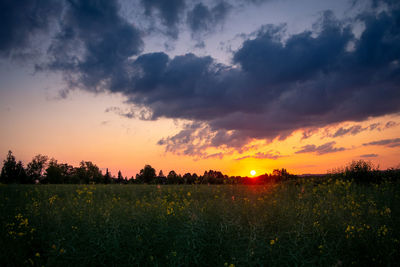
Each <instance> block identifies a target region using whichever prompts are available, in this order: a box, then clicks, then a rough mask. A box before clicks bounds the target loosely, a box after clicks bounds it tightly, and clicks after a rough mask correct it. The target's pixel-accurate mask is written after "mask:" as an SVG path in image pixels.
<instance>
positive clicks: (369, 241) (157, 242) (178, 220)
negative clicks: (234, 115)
mask: <svg viewBox="0 0 400 267" xmlns="http://www.w3.org/2000/svg"><path fill="white" fill-rule="evenodd" d="M0 209H1V213H0V219H1V232H0V247H1V249H0V251H1V252H0V257H1V258H0V260H1V261H0V263H1V265H2V266H21V265H34V266H42V265H44V266H60V265H78V266H84V265H86V266H87V265H95V266H115V265H129V266H165V265H168V266H189V265H199V266H233V265H235V266H258V265H268V266H278V265H282V264H283V265H306V266H310V265H324V266H327V265H329V266H335V265H336V266H340V265H352V264H355V265H371V264H372V265H396V264H398V262H400V250H399V248H400V245H399V240H400V187H399V186H398V184H393V183H382V184H379V185H360V184H354V183H352V182H349V181H342V180H323V181H322V180H320V181H317V180H313V179H308V180H302V181H297V182H296V183H295V182H285V183H278V184H270V185H259V186H244V185H235V186H233V185H221V186H217V185H214V186H207V185H186V186H173V185H171V186H157V185H154V186H153V185H125V186H122V185H93V186H87V185H82V186H79V185H39V186H34V185H2V186H0Z"/></svg>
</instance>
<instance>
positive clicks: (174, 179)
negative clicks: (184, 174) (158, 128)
mask: <svg viewBox="0 0 400 267" xmlns="http://www.w3.org/2000/svg"><path fill="white" fill-rule="evenodd" d="M167 181H168V183H169V184H178V183H179V177H178V175H177V174H176V172H175V171H174V170H172V171H170V172H169V173H168V175H167Z"/></svg>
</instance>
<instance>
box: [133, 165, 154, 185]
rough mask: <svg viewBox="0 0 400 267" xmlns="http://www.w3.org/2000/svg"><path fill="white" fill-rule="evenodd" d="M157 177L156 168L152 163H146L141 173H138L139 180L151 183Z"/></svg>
mask: <svg viewBox="0 0 400 267" xmlns="http://www.w3.org/2000/svg"><path fill="white" fill-rule="evenodd" d="M155 178H156V170H155V169H154V168H153V167H151V166H150V165H148V164H146V165H145V166H144V168H143V169H141V170H140V173H139V175H136V179H139V181H141V182H144V183H147V184H150V183H152V182H153V181H154V179H155Z"/></svg>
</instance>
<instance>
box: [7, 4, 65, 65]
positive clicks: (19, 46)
mask: <svg viewBox="0 0 400 267" xmlns="http://www.w3.org/2000/svg"><path fill="white" fill-rule="evenodd" d="M61 3H62V2H61V1H57V0H19V1H14V0H4V1H0V18H1V19H0V21H1V23H0V55H1V56H5V57H8V56H10V55H15V54H17V55H18V54H19V53H22V52H24V51H23V50H24V49H26V48H32V47H30V45H31V41H32V37H34V35H36V34H38V33H45V32H47V31H48V30H49V27H50V24H51V22H52V21H54V19H55V18H56V17H58V16H59V14H60V12H61V7H62V4H61ZM27 53H29V52H27Z"/></svg>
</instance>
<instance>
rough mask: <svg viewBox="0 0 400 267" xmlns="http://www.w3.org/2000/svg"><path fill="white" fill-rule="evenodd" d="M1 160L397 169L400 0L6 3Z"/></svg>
mask: <svg viewBox="0 0 400 267" xmlns="http://www.w3.org/2000/svg"><path fill="white" fill-rule="evenodd" d="M0 18H1V23H0V123H1V125H2V127H1V131H0V140H1V141H0V160H1V161H3V160H4V159H5V156H6V154H7V151H8V150H12V152H13V154H14V155H15V156H16V158H17V160H22V162H23V163H24V164H25V165H26V164H27V163H28V162H29V161H30V160H31V159H32V157H33V156H35V155H36V154H39V153H40V154H44V155H47V156H49V157H50V158H51V157H54V158H55V159H57V160H58V161H59V162H63V163H69V164H72V165H74V166H77V165H78V164H79V162H80V161H82V160H85V161H92V162H93V163H95V164H96V165H98V166H99V167H100V168H101V169H102V170H103V171H104V170H105V169H106V168H109V170H110V171H111V172H112V174H114V175H116V173H117V172H118V170H121V172H122V174H123V175H124V176H128V177H130V176H134V175H135V174H136V173H138V172H139V171H140V169H141V168H143V166H144V165H145V164H150V165H151V166H153V167H154V168H155V169H156V171H157V172H158V171H159V170H163V172H164V173H168V172H169V171H170V170H175V171H176V172H177V173H181V174H184V173H186V172H190V173H193V172H195V173H197V174H202V173H203V172H204V171H205V170H209V169H213V170H219V171H222V172H223V173H225V174H228V175H241V176H246V175H249V173H250V171H251V170H255V171H256V172H257V174H263V173H270V172H272V171H273V169H276V168H286V169H287V170H288V171H289V172H291V173H295V174H304V173H326V172H327V171H332V170H334V169H336V168H340V167H343V166H345V165H346V164H348V163H349V162H351V161H352V160H359V159H363V160H367V161H371V162H372V163H373V164H375V166H377V167H379V168H380V169H386V168H391V167H399V166H400V160H399V158H400V113H399V112H400V4H399V2H398V1H395V0H371V1H368V0H365V1H360V0H338V1H328V0H327V1H321V0H303V1H297V0H231V1H228V0H218V1H206V0H204V1H203V0H193V1H189V0H137V1H123V0H120V1H117V0H85V1H83V0H82V1H79V0H41V1H39V0H21V1H12V0H6V1H1V3H0Z"/></svg>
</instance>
